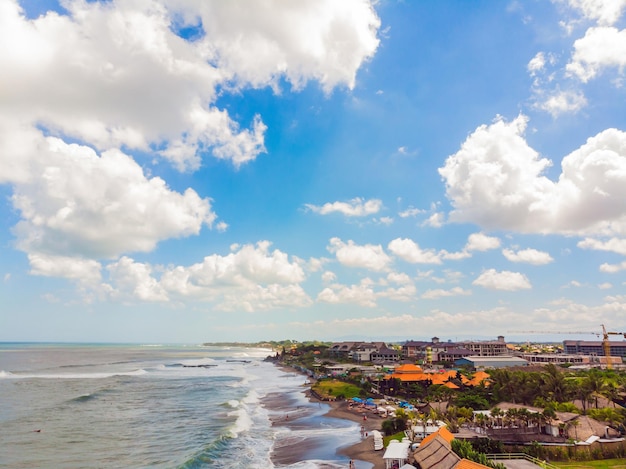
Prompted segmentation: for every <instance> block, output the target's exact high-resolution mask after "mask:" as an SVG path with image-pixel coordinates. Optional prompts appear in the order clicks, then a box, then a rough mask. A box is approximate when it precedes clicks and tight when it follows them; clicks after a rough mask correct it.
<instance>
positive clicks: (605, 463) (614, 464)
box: [550, 459, 626, 469]
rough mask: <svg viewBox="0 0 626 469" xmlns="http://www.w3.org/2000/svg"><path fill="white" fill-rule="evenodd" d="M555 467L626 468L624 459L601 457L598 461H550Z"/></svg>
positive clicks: (569, 468)
mask: <svg viewBox="0 0 626 469" xmlns="http://www.w3.org/2000/svg"><path fill="white" fill-rule="evenodd" d="M550 463H551V464H552V465H554V466H556V467H567V468H568V469H626V459H602V460H600V461H580V462H578V461H570V462H550Z"/></svg>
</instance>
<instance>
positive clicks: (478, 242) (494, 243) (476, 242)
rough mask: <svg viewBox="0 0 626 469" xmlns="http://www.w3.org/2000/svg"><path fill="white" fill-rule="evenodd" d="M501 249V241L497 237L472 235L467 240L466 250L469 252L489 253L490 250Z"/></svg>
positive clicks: (482, 234)
mask: <svg viewBox="0 0 626 469" xmlns="http://www.w3.org/2000/svg"><path fill="white" fill-rule="evenodd" d="M499 247H500V239H499V238H496V237H495V236H487V235H486V234H484V233H472V234H471V235H469V237H468V238H467V244H466V245H465V250H467V251H489V250H490V249H498V248H499Z"/></svg>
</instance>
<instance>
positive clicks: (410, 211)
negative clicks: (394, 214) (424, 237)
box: [398, 207, 425, 218]
mask: <svg viewBox="0 0 626 469" xmlns="http://www.w3.org/2000/svg"><path fill="white" fill-rule="evenodd" d="M424 212H425V210H421V209H419V208H415V207H409V208H407V209H406V210H403V211H401V212H399V213H398V216H399V217H400V218H409V217H416V216H417V215H419V214H420V213H424Z"/></svg>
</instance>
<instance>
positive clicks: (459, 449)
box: [452, 438, 506, 469]
mask: <svg viewBox="0 0 626 469" xmlns="http://www.w3.org/2000/svg"><path fill="white" fill-rule="evenodd" d="M452 451H454V452H455V453H456V454H457V455H458V456H459V457H460V458H462V459H469V460H470V461H474V462H477V463H479V464H482V465H483V466H487V467H493V468H494V469H506V466H505V465H504V464H501V463H499V462H494V461H490V460H489V459H487V456H485V454H484V453H479V452H478V451H476V450H475V449H474V448H473V447H472V445H471V443H470V442H469V441H465V440H457V439H456V438H455V439H454V440H452Z"/></svg>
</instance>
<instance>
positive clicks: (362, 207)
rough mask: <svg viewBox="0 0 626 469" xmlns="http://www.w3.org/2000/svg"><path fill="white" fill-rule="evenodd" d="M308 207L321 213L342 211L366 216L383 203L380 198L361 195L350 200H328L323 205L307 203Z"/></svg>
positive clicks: (356, 215)
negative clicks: (367, 197)
mask: <svg viewBox="0 0 626 469" xmlns="http://www.w3.org/2000/svg"><path fill="white" fill-rule="evenodd" d="M305 206H306V208H308V209H309V210H311V211H312V212H315V213H319V214H320V215H328V214H329V213H335V212H337V213H341V214H343V215H345V216H347V217H365V216H367V215H373V214H376V213H378V212H379V211H380V209H381V208H382V206H383V203H382V202H381V201H380V200H378V199H370V200H363V199H361V198H360V197H357V198H355V199H352V200H350V201H349V202H328V203H325V204H324V205H322V206H317V205H312V204H306V205H305Z"/></svg>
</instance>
